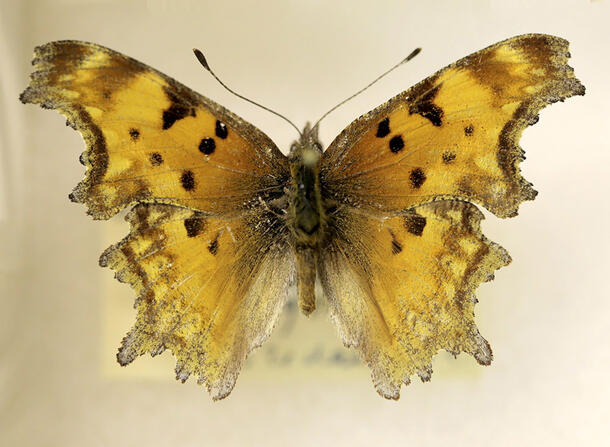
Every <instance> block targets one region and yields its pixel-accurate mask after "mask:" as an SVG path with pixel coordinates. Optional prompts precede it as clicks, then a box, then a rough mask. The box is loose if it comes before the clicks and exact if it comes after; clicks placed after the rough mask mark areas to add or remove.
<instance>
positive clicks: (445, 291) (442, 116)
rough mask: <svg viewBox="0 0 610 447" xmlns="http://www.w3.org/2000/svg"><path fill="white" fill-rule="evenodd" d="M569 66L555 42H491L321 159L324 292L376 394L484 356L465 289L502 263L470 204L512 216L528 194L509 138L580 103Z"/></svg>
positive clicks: (361, 124) (346, 135)
mask: <svg viewBox="0 0 610 447" xmlns="http://www.w3.org/2000/svg"><path fill="white" fill-rule="evenodd" d="M568 57H569V53H568V42H567V41H565V40H563V39H560V38H557V37H553V36H546V35H535V34H531V35H524V36H517V37H514V38H512V39H508V40H506V41H503V42H500V43H497V44H495V45H493V46H490V47H488V48H486V49H483V50H481V51H479V52H477V53H474V54H472V55H470V56H468V57H465V58H464V59H461V60H460V61H458V62H456V63H454V64H452V65H450V66H448V67H447V68H444V69H442V70H440V71H439V72H437V73H436V74H434V75H433V76H431V77H429V78H428V79H426V80H424V81H422V82H421V83H419V84H417V85H415V86H414V87H412V88H411V89H409V90H407V91H405V92H403V93H401V94H400V95H398V96H396V97H395V98H393V99H391V100H390V101H388V102H387V103H386V104H384V105H382V106H380V107H379V108H377V109H375V110H373V111H371V112H369V113H368V114H366V115H364V116H362V117H360V118H359V119H357V120H355V121H354V122H353V123H352V124H350V125H349V126H348V127H347V128H346V129H345V130H344V131H343V133H341V134H340V135H339V136H338V137H337V138H336V139H335V141H334V142H333V143H332V144H331V146H330V147H329V149H328V150H327V151H326V152H325V153H324V154H323V157H322V161H321V167H320V185H321V191H322V196H323V200H326V201H327V203H329V204H330V210H331V211H332V212H330V213H329V218H328V219H329V221H328V226H329V228H330V229H329V237H328V244H329V246H328V249H327V250H325V252H324V253H323V254H322V256H321V259H320V263H319V271H320V275H321V277H322V284H323V286H324V292H325V294H326V295H327V297H328V298H329V301H330V305H331V312H332V314H333V317H334V320H335V321H336V323H337V325H338V327H339V330H340V333H341V335H342V337H343V340H344V343H345V344H346V345H347V346H351V347H354V348H355V349H356V350H357V351H358V352H359V354H360V355H361V356H362V357H363V359H364V360H365V361H366V362H367V364H368V365H369V366H370V368H371V370H372V374H373V379H374V382H375V385H376V388H377V390H378V391H379V393H380V394H382V395H383V396H385V397H387V398H398V396H399V390H400V385H401V383H402V382H404V383H408V382H409V376H411V375H412V374H414V373H418V374H419V376H420V377H421V378H422V379H423V380H428V379H429V377H430V373H431V366H430V364H431V360H432V357H433V356H434V354H435V353H436V352H437V351H438V350H439V349H446V350H448V351H450V352H454V353H457V352H460V351H465V352H468V353H470V354H472V355H473V356H474V357H475V358H476V359H477V360H478V361H479V363H482V364H488V363H489V362H490V361H491V349H490V347H489V345H488V343H487V341H485V339H483V338H482V336H481V335H480V334H479V332H478V330H477V328H476V326H475V323H474V312H473V307H474V303H475V301H476V300H475V298H474V295H473V293H474V290H475V289H476V287H477V286H478V285H479V283H480V282H481V281H484V280H487V279H490V278H491V277H492V275H493V272H494V270H496V269H498V268H499V267H502V266H503V265H506V264H507V263H508V262H509V261H510V258H509V256H508V254H507V253H506V252H505V251H504V250H503V249H502V248H501V247H499V246H497V245H496V244H494V243H492V242H490V241H488V240H487V239H486V238H485V237H484V236H483V235H482V234H481V232H480V229H479V221H480V220H481V218H482V215H481V213H480V212H479V211H478V210H477V209H476V207H475V206H474V205H472V204H470V203H468V202H466V201H472V202H476V203H479V204H481V205H483V206H484V207H486V208H487V209H489V210H490V211H491V212H493V213H494V214H496V215H497V216H500V217H508V216H514V215H516V214H517V209H518V206H519V204H520V203H521V202H522V201H524V200H531V199H533V198H534V197H535V195H536V192H535V191H534V189H533V188H532V187H531V184H530V183H529V182H527V181H526V180H525V179H523V177H521V175H520V172H519V166H518V165H519V162H520V161H521V160H522V159H523V151H522V150H521V148H520V147H519V145H518V141H519V138H520V136H521V133H522V131H523V129H524V128H525V127H527V126H528V125H531V124H534V123H535V122H536V121H537V120H538V112H539V111H540V110H541V109H542V108H543V107H544V106H546V105H547V104H550V103H553V102H556V101H563V100H564V99H565V98H568V97H570V96H572V95H582V94H584V91H585V90H584V87H583V86H582V85H581V83H580V82H579V81H578V80H577V79H576V78H575V77H574V74H573V71H572V69H571V68H570V67H569V66H568V65H567V60H568ZM352 278H353V280H352Z"/></svg>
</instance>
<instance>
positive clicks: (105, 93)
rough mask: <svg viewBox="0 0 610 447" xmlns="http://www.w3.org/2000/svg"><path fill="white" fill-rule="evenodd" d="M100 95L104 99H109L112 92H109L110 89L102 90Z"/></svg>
mask: <svg viewBox="0 0 610 447" xmlns="http://www.w3.org/2000/svg"><path fill="white" fill-rule="evenodd" d="M102 96H103V97H104V99H110V98H111V97H112V93H110V90H104V92H103V93H102Z"/></svg>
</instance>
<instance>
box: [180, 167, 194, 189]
mask: <svg viewBox="0 0 610 447" xmlns="http://www.w3.org/2000/svg"><path fill="white" fill-rule="evenodd" d="M180 183H182V187H183V188H184V189H186V190H187V191H192V190H193V189H195V176H194V175H193V171H184V172H183V173H182V176H181V177H180Z"/></svg>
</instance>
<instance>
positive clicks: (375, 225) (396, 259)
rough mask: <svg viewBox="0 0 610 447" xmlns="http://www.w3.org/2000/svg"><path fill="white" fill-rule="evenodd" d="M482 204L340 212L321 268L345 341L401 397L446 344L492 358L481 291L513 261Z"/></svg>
mask: <svg viewBox="0 0 610 447" xmlns="http://www.w3.org/2000/svg"><path fill="white" fill-rule="evenodd" d="M482 218H483V215H482V214H481V212H480V211H478V210H477V209H476V207H475V206H474V205H471V204H469V203H466V202H458V201H438V202H434V203H430V204H426V205H422V206H419V207H417V208H415V209H413V210H410V211H407V212H404V213H402V214H401V215H399V216H396V217H392V218H388V219H379V218H376V217H374V216H370V215H367V214H364V213H362V212H361V211H359V210H357V209H353V208H350V207H340V208H339V209H338V210H337V212H336V213H335V215H334V216H333V217H332V221H331V223H332V227H333V229H334V230H333V234H332V239H331V242H330V244H329V246H328V248H327V250H325V251H324V253H323V254H322V260H321V261H320V274H321V279H322V285H323V288H324V293H325V294H326V296H327V297H328V299H329V304H330V308H331V315H332V316H333V319H334V321H335V323H336V324H337V326H338V328H339V332H340V334H341V336H342V338H343V341H344V343H345V344H346V346H350V347H354V348H355V349H356V350H357V351H358V353H359V354H360V356H361V357H362V358H363V360H364V361H365V362H366V363H367V364H368V365H369V367H370V368H371V371H372V375H373V381H374V383H375V386H376V388H377V391H378V392H379V393H380V394H381V395H382V396H384V397H386V398H392V399H397V398H398V397H399V392H400V386H401V384H402V383H407V384H408V383H409V381H410V379H409V377H410V376H411V375H413V374H418V375H419V376H420V378H421V379H422V380H423V381H427V380H429V379H430V375H431V373H432V366H431V360H432V357H433V356H434V355H435V354H436V353H437V352H438V350H440V349H445V350H447V351H449V352H451V353H453V354H458V353H459V352H461V351H464V352H467V353H469V354H471V355H473V356H474V357H475V358H476V360H477V361H478V362H479V363H481V364H489V363H490V362H491V359H492V354H491V348H490V347H489V344H488V343H487V341H486V340H485V339H484V338H483V337H482V336H481V335H480V334H479V331H478V329H477V327H476V325H475V322H474V304H475V302H476V300H475V297H474V290H475V289H476V287H477V286H478V285H479V284H480V283H481V282H483V281H488V280H490V279H491V278H493V272H494V271H495V270H496V269H498V268H500V267H502V266H503V265H506V264H508V263H509V262H510V257H509V256H508V253H506V251H505V250H504V249H503V248H501V247H500V246H498V245H497V244H494V243H493V242H491V241H489V240H488V239H487V238H485V236H483V235H482V234H481V231H480V220H481V219H482Z"/></svg>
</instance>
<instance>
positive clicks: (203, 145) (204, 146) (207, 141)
mask: <svg viewBox="0 0 610 447" xmlns="http://www.w3.org/2000/svg"><path fill="white" fill-rule="evenodd" d="M215 149H216V142H215V141H214V138H203V139H202V140H201V142H200V143H199V150H200V151H201V152H202V153H203V154H205V155H210V154H211V153H213V152H214V150H215Z"/></svg>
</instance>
